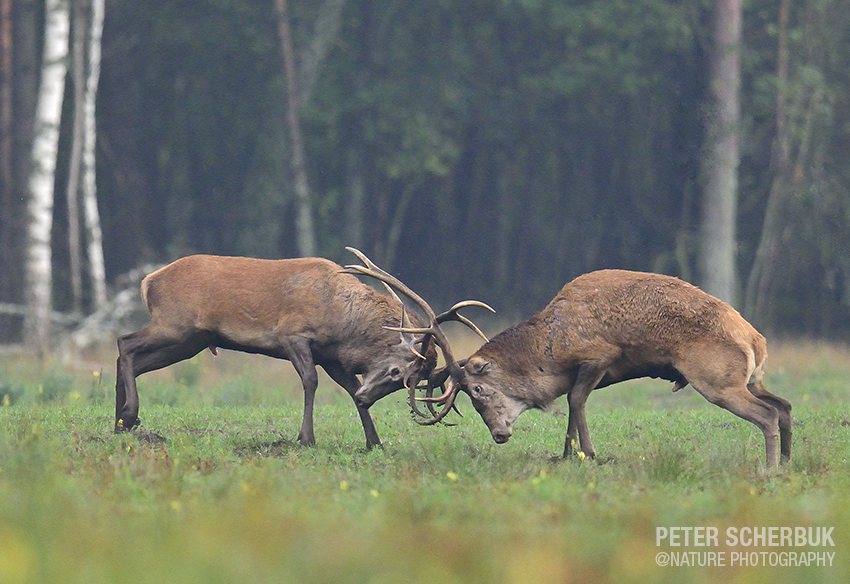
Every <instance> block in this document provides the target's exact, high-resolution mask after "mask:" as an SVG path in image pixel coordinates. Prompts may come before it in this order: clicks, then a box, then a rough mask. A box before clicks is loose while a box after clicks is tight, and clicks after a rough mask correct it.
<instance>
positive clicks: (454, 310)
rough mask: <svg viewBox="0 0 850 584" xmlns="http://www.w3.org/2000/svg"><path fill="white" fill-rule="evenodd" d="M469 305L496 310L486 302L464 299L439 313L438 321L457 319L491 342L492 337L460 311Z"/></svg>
mask: <svg viewBox="0 0 850 584" xmlns="http://www.w3.org/2000/svg"><path fill="white" fill-rule="evenodd" d="M467 306H479V307H481V308H486V309H487V310H489V311H490V312H493V313H495V312H496V311H495V310H493V308H491V307H490V306H489V305H487V304H484V303H483V302H479V301H478V300H464V301H463V302H458V303H457V304H455V305H454V306H452V307H451V308H449V309H448V310H447V311H445V312H444V313H442V314H440V315H438V316H437V322H438V323H444V322H446V321H449V320H454V321H457V322H459V323H462V324H464V325H466V326H467V327H469V328H470V329H472V330H473V331H474V332H475V334H477V335H478V336H479V337H481V338H482V339H484V342H485V343H488V342H490V339H488V338H487V336H486V335H485V334H484V333H482V332H481V329H479V328H478V327H477V326H475V323H474V322H472V321H471V320H469V319H468V318H466V317H465V316H463V315H462V314H460V313H458V310H460V309H461V308H465V307H467Z"/></svg>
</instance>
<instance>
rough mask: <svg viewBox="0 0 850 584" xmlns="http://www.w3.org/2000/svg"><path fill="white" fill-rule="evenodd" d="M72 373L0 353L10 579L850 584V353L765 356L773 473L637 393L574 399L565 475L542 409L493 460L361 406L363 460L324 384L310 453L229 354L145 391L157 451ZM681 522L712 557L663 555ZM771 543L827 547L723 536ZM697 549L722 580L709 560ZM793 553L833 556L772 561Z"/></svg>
mask: <svg viewBox="0 0 850 584" xmlns="http://www.w3.org/2000/svg"><path fill="white" fill-rule="evenodd" d="M459 352H463V351H462V350H461V351H459ZM88 359H89V361H90V362H89V364H88V365H86V366H84V367H80V366H77V367H73V368H72V367H63V366H61V365H59V364H51V363H47V364H43V365H39V364H36V363H34V362H33V361H32V360H29V359H26V358H23V357H8V356H6V357H0V400H3V403H4V404H5V405H4V406H3V407H0V583H2V584H13V583H24V582H26V583H30V582H32V583H53V582H62V583H76V582H80V583H86V584H96V583H101V582H104V583H106V582H108V583H112V582H115V583H117V582H122V583H125V582H126V583H136V582H139V583H154V582H156V583H160V582H175V583H194V582H198V583H204V584H210V583H217V582H222V583H224V582H227V583H230V582H238V583H252V584H253V583H263V582H316V583H320V582H321V583H324V582H342V583H348V582H352V583H361V582H362V583H384V582H386V583H399V582H423V583H424V582H429V583H431V582H439V583H442V584H451V583H460V582H494V583H525V582H529V583H532V582H535V583H536V582H576V583H579V582H591V583H592V582H617V583H620V582H715V581H724V582H729V583H733V582H754V583H755V582H759V583H761V582H804V583H806V584H813V583H817V582H835V583H846V582H848V581H850V402H849V401H848V393H850V349H847V348H842V347H835V346H827V345H819V344H814V343H796V344H785V345H779V346H773V347H771V358H770V362H769V375H768V378H767V385H768V388H769V389H771V390H772V391H774V392H775V393H778V394H779V395H782V396H784V397H787V398H788V399H790V400H791V401H792V403H793V405H794V412H793V413H794V432H795V434H794V450H793V459H792V462H791V464H790V465H787V466H786V467H783V468H782V469H780V470H776V471H767V470H765V468H764V463H763V459H764V442H763V438H762V436H761V434H760V433H759V432H758V431H757V430H756V429H755V427H754V426H752V425H751V424H749V423H747V422H744V421H742V420H740V419H738V418H736V417H734V416H733V415H732V414H730V413H728V412H726V411H724V410H720V409H718V408H716V407H714V406H712V405H710V404H708V403H707V402H705V401H704V400H703V399H702V398H701V397H700V396H699V395H697V394H696V393H695V392H694V391H693V390H692V389H690V388H688V389H686V390H683V391H680V392H678V393H676V394H673V393H671V392H670V387H671V384H668V383H664V382H650V381H643V382H632V383H628V384H620V385H617V386H612V387H610V388H606V389H603V390H600V391H598V392H595V393H594V394H593V395H592V396H591V397H590V399H589V401H588V408H587V411H588V423H589V425H590V429H591V432H592V435H593V438H594V443H595V446H596V448H597V451H598V453H599V459H598V460H596V461H590V460H586V461H583V462H582V461H579V460H567V461H560V460H557V456H558V455H559V454H560V453H561V451H562V449H563V441H564V436H565V433H566V417H565V416H564V415H563V414H559V413H558V412H555V413H543V412H527V413H525V414H523V415H522V416H521V417H520V418H519V420H518V421H517V423H516V424H515V429H514V435H513V438H511V440H510V442H508V443H507V444H505V445H502V446H499V445H496V444H494V443H493V442H492V440H491V438H490V435H489V433H488V431H487V429H486V427H485V426H484V424H483V422H482V421H481V419H480V418H479V417H478V415H477V414H476V413H475V411H474V410H473V409H472V407H471V406H470V404H469V403H468V401H461V400H465V396H464V397H462V398H461V400H459V401H461V403H460V408H461V410H462V412H463V413H464V414H465V415H466V417H465V418H463V419H460V418H457V417H456V416H453V417H454V418H455V419H454V421H456V422H457V425H456V426H452V427H445V426H442V427H430V428H422V427H419V426H417V425H416V424H414V423H413V422H412V421H411V420H410V417H409V413H408V408H407V406H406V404H405V403H404V400H403V395H402V394H401V393H397V394H394V395H393V396H391V397H389V398H387V399H385V400H383V401H381V402H379V403H378V404H377V405H376V406H375V407H374V408H373V415H374V416H375V419H376V425H377V428H378V432H379V434H380V436H381V438H382V439H383V441H384V444H385V447H384V449H383V450H376V451H373V452H367V451H365V449H364V446H365V439H364V436H363V432H362V429H361V427H360V423H359V420H358V418H357V415H356V412H355V410H354V407H353V405H352V404H351V401H350V399H349V398H348V396H347V395H344V394H343V392H342V390H340V389H338V388H337V387H335V386H333V384H332V383H331V382H329V381H328V380H327V378H323V380H322V385H321V387H320V389H319V396H318V407H317V409H316V416H315V417H316V420H315V425H316V438H317V442H318V446H317V447H316V448H310V449H305V448H302V447H300V446H299V445H298V444H297V443H296V442H295V441H294V439H295V436H296V434H297V432H298V427H299V424H300V417H301V390H300V386H299V384H298V380H297V378H296V377H295V375H294V373H293V372H292V368H291V366H290V365H289V364H288V363H285V362H275V361H272V360H268V359H263V358H260V357H250V356H246V355H241V354H232V353H231V354H222V355H221V356H219V357H218V358H217V359H214V358H213V357H212V356H211V355H209V354H203V355H200V356H199V357H197V358H195V359H193V360H191V361H189V362H185V363H183V364H180V365H177V366H174V367H172V368H170V369H166V370H164V371H161V372H156V373H153V374H149V375H146V376H143V377H142V378H140V382H139V388H140V397H141V400H142V406H141V408H142V409H141V418H142V420H143V427H142V432H143V434H142V437H143V438H144V436H147V437H148V438H149V439H147V440H145V439H140V438H139V437H137V436H132V435H123V436H114V435H112V434H111V427H112V412H113V398H112V393H113V387H114V357H113V356H112V355H111V354H108V352H107V354H106V355H105V356H88ZM3 396H6V397H5V398H4V397H3ZM560 407H561V409H564V410H565V404H560ZM145 433H147V434H145ZM155 435H160V436H162V437H164V438H165V441H164V442H161V441H157V440H153V439H150V438H152V437H154V436H155ZM674 526H690V527H716V528H717V529H718V533H719V545H717V546H713V545H712V546H708V547H702V546H694V545H693V541H691V542H690V545H689V546H670V545H669V544H668V543H667V542H664V543H662V544H661V545H660V546H657V545H656V530H657V528H659V527H668V528H669V527H674ZM783 526H787V527H792V528H794V527H802V528H806V529H807V528H809V527H812V528H818V527H826V528H830V527H831V528H833V530H832V531H831V532H829V534H830V539H831V540H832V541H833V542H834V544H835V545H834V546H826V547H823V546H819V547H812V546H804V547H795V546H794V547H790V546H788V545H787V542H786V545H784V546H774V547H771V546H769V545H764V546H762V545H758V546H755V547H753V546H743V545H741V542H739V543H738V545H727V543H729V542H727V529H728V528H735V529H737V530H741V528H744V527H750V528H752V527H755V528H759V529H760V528H769V527H783ZM691 533H693V532H691ZM740 533H742V534H743V533H744V532H743V530H741V531H740ZM683 541H684V540H683V539H681V540H680V542H683ZM741 541H743V539H742V540H741ZM765 543H768V542H765ZM659 552H665V553H669V552H673V553H674V554H681V553H682V552H687V555H686V556H685V561H686V562H687V563H689V564H697V565H685V566H678V567H675V566H669V565H668V566H660V565H659V564H658V563H657V561H656V560H657V557H656V555H657V554H658V553H659ZM709 552H712V553H714V554H716V555H715V556H714V558H715V560H714V563H721V562H719V561H718V560H719V558H720V557H722V558H723V561H722V563H723V564H725V565H721V566H715V565H711V566H702V567H701V566H700V565H699V564H706V563H711V558H710V556H708V555H707V554H708V553H709ZM750 552H757V553H756V555H755V557H753V556H752V554H750ZM761 552H765V554H764V555H762V554H761ZM771 552H774V554H775V555H773V556H771V555H770V553H771ZM791 552H793V553H794V554H795V556H794V557H795V558H796V560H799V558H800V554H802V553H803V552H805V554H806V555H805V559H806V561H807V562H808V560H809V558H810V555H809V552H812V554H817V553H822V554H824V553H832V554H833V555H832V557H831V559H829V560H827V559H826V556H821V557H822V558H823V560H822V561H823V562H824V563H827V562H829V563H827V565H825V566H824V565H820V566H818V565H809V566H787V565H784V566H783V565H775V566H771V565H770V564H771V563H776V564H778V563H779V562H781V561H783V558H785V559H786V560H787V559H788V558H789V557H790V556H789V553H791ZM743 553H746V554H747V556H746V558H747V563H748V564H750V563H751V560H754V561H756V563H758V564H759V565H758V566H753V565H740V564H741V563H742V557H741V556H740V554H743ZM780 553H784V556H782V555H780ZM719 554H723V555H722V556H720V555H719ZM733 554H739V556H738V559H737V561H735V562H733ZM812 557H814V558H815V559H814V561H813V563H814V564H816V563H817V557H818V556H816V555H814V556H812ZM668 558H670V561H671V562H673V561H674V560H675V561H676V562H678V563H681V561H682V559H683V557H682V556H681V555H676V556H675V557H674V556H673V555H671V556H668ZM796 560H795V561H796ZM733 563H734V565H733ZM784 563H787V561H786V562H784ZM762 564H766V565H762ZM830 564H831V565H830Z"/></svg>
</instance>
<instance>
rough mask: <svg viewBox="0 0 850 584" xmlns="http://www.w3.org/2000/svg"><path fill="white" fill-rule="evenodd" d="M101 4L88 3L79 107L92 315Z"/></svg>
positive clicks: (97, 238) (97, 240)
mask: <svg viewBox="0 0 850 584" xmlns="http://www.w3.org/2000/svg"><path fill="white" fill-rule="evenodd" d="M104 13H105V1H104V0H91V29H90V32H89V74H88V79H87V80H86V91H85V97H84V103H83V213H84V216H85V222H86V236H87V241H88V259H89V277H90V279H91V290H92V311H93V312H97V311H98V310H99V309H100V308H102V307H103V306H104V305H105V304H106V268H105V262H104V260H103V233H102V231H101V228H100V213H99V212H98V209H97V182H96V180H95V178H96V175H95V165H96V162H97V159H96V156H95V147H96V145H97V124H96V121H95V103H96V100H97V85H98V81H99V80H100V54H101V52H100V47H101V38H102V36H103V18H104Z"/></svg>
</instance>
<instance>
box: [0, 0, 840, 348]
mask: <svg viewBox="0 0 850 584" xmlns="http://www.w3.org/2000/svg"><path fill="white" fill-rule="evenodd" d="M99 3H101V0H93V1H92V0H74V1H73V2H70V3H65V2H62V1H60V0H47V1H46V2H45V0H16V1H15V2H14V3H13V2H11V0H2V2H1V3H0V4H2V26H0V36H2V43H0V45H2V49H3V51H2V59H0V61H2V79H1V80H2V84H0V85H1V86H2V87H0V89H2V91H0V97H2V100H3V101H2V104H3V107H2V112H0V113H2V124H0V126H2V127H0V145H2V149H0V162H2V164H0V179H2V198H0V250H2V254H0V308H3V309H4V310H3V311H0V341H2V342H3V343H17V342H20V341H22V340H23V339H24V337H25V333H26V326H25V323H26V319H27V318H30V316H31V314H30V316H28V314H29V313H28V311H29V312H30V313H31V312H32V309H31V308H26V307H27V306H28V304H31V301H32V299H33V298H35V297H36V296H37V294H33V293H31V289H32V285H33V283H32V278H33V276H32V275H31V274H30V275H28V265H29V264H28V262H29V261H31V260H32V257H33V256H32V253H31V252H32V246H33V235H32V233H33V232H32V229H31V224H32V223H33V207H32V200H33V192H32V185H33V180H32V176H33V174H34V169H35V170H36V171H37V170H39V169H41V170H43V168H41V167H40V166H39V164H34V163H33V161H34V160H36V158H34V156H33V153H34V147H33V143H34V139H35V138H36V137H37V136H38V132H39V131H40V129H43V128H41V127H40V126H39V124H38V123H36V116H37V112H36V105H37V103H39V92H40V90H43V83H44V82H43V81H42V79H45V78H46V77H44V70H45V67H46V66H48V65H50V64H51V63H50V62H48V60H47V59H45V57H44V55H45V52H46V47H47V46H48V43H47V42H46V40H47V39H52V38H53V37H52V36H51V34H52V33H50V32H45V31H46V30H49V24H50V23H51V15H52V14H53V13H52V11H53V10H57V9H58V10H64V11H65V13H66V16H67V15H70V16H71V20H70V25H69V26H68V27H67V28H68V30H66V31H65V34H66V35H68V38H69V39H70V40H69V41H67V43H66V44H67V47H68V54H67V55H65V56H63V57H62V60H63V61H64V62H65V63H67V64H68V66H69V69H68V71H69V73H68V75H67V81H66V82H65V83H64V86H63V89H62V95H63V96H64V99H63V100H62V102H61V104H62V105H61V123H60V124H59V126H58V127H57V128H56V157H55V172H54V174H53V176H52V183H51V184H52V188H53V196H52V199H51V201H50V202H51V205H50V206H49V214H50V230H49V231H47V233H48V235H49V237H48V240H47V243H46V244H47V245H48V247H49V250H50V255H48V256H47V257H48V262H49V273H50V280H49V281H48V285H49V291H50V300H49V303H50V307H51V309H52V310H54V311H56V312H59V313H64V314H70V315H72V316H73V315H75V314H76V315H78V316H79V315H81V314H86V313H91V312H95V311H96V309H97V308H98V306H99V305H100V304H101V303H102V302H103V299H99V297H98V294H99V292H98V284H97V281H98V279H97V278H94V279H91V278H82V280H81V279H80V277H79V273H80V271H82V272H83V273H92V274H95V275H97V274H98V272H99V271H101V270H100V269H99V268H98V264H97V261H94V262H93V260H92V257H94V256H91V255H90V254H87V253H85V252H84V253H83V254H82V259H81V260H80V259H77V260H75V259H73V258H74V256H75V255H80V253H79V250H80V249H83V250H85V249H88V248H87V247H86V245H87V242H89V243H90V241H89V240H90V239H91V232H90V231H89V230H87V229H80V228H79V226H76V227H75V226H74V223H75V222H76V223H79V222H81V221H82V222H83V223H85V222H86V221H87V219H86V218H83V215H85V213H86V211H85V209H84V205H80V206H78V204H77V202H75V200H74V199H73V198H71V197H66V196H65V193H66V190H67V191H68V192H70V191H71V190H73V189H68V185H69V184H79V181H80V180H81V179H80V178H79V177H78V175H79V172H78V171H77V170H75V169H76V168H77V166H75V164H78V163H77V162H74V160H77V159H75V158H74V154H73V153H74V151H75V144H76V143H77V142H78V141H79V140H78V137H79V134H78V133H77V131H76V130H75V129H74V123H73V122H74V120H75V119H76V120H82V119H84V116H83V114H82V113H81V112H82V110H81V109H78V106H81V105H82V103H83V101H84V99H83V98H82V97H81V96H82V95H83V93H82V91H81V90H82V89H83V88H84V87H83V86H84V85H86V87H88V85H87V84H86V82H85V80H86V79H87V77H86V74H87V73H88V74H90V73H91V69H89V70H88V71H87V70H86V66H88V67H91V60H90V59H88V58H86V54H87V53H86V52H85V51H86V49H85V47H90V46H92V45H89V44H87V43H86V42H84V41H87V40H92V39H94V40H100V39H98V38H97V34H92V33H87V32H86V31H89V30H92V31H95V30H96V28H90V27H91V24H90V23H91V14H92V13H93V12H96V10H95V8H93V7H97V6H98V4H99ZM730 7H731V8H732V9H734V10H737V13H738V15H739V16H740V17H741V18H740V20H739V21H738V23H739V24H740V25H741V28H740V36H739V37H736V38H738V39H739V41H734V39H733V41H734V43H735V44H734V47H733V50H730V51H729V52H728V54H727V53H724V52H723V51H718V50H717V45H718V39H719V38H721V37H722V34H721V33H723V32H724V31H727V32H728V31H730V30H732V31H733V32H734V26H732V27H731V28H730V27H729V26H727V27H724V26H720V25H719V24H718V23H721V22H722V21H721V19H722V18H724V13H723V10H724V9H728V8H730ZM104 8H105V10H103V9H104ZM101 10H103V12H104V15H105V19H104V20H103V28H102V43H101V44H100V46H99V47H98V51H100V55H99V56H101V57H102V58H101V60H100V62H99V64H98V65H99V67H100V71H99V84H97V87H98V89H97V93H96V95H97V97H96V106H97V107H96V128H97V130H96V147H94V150H93V152H94V154H95V159H96V177H97V178H96V201H97V211H98V215H97V217H98V220H99V227H100V229H101V231H102V243H101V244H100V245H101V248H102V256H103V270H102V272H103V275H102V276H100V278H101V279H102V280H104V281H105V283H106V284H107V285H108V288H109V290H110V291H111V293H112V294H113V295H114V293H115V292H116V291H117V290H118V289H119V287H120V286H121V285H122V284H121V282H122V281H123V280H122V276H123V275H124V274H126V273H127V272H128V271H131V270H133V269H135V268H139V267H142V266H150V265H156V264H162V263H165V262H168V261H170V260H173V259H175V258H177V257H180V256H183V255H186V254H190V253H214V254H233V255H249V256H256V257H269V258H279V257H294V256H299V255H320V256H324V257H328V258H330V259H333V260H335V261H339V262H348V261H350V260H351V259H352V258H350V257H347V256H348V254H347V253H346V252H345V251H344V246H346V245H352V246H355V247H358V248H360V249H362V250H364V251H365V252H366V253H367V254H369V255H370V256H371V257H372V258H373V259H374V260H375V261H376V262H377V263H378V264H379V265H381V266H382V267H384V268H385V269H387V270H389V271H392V272H393V273H395V274H397V275H398V276H399V277H400V278H401V279H402V280H403V281H405V282H406V283H407V284H409V285H410V286H411V287H412V288H414V289H415V290H417V291H418V292H419V293H420V294H422V295H423V296H424V297H425V298H426V299H428V301H429V302H431V303H432V304H433V305H434V306H435V307H447V306H448V305H449V304H451V303H453V302H455V301H457V300H460V299H463V298H469V297H471V298H478V299H481V300H484V301H486V302H488V303H489V304H491V305H492V306H494V307H495V308H496V309H497V311H498V312H499V313H500V315H501V317H502V318H503V319H505V320H509V321H516V320H518V319H520V318H525V317H527V316H529V315H530V314H532V313H533V312H535V311H536V310H538V309H540V308H541V307H542V306H543V305H545V303H546V302H548V301H549V299H551V298H552V296H554V294H555V293H556V292H557V291H558V289H560V287H561V286H563V284H564V283H565V282H567V281H569V280H570V279H572V278H574V277H575V276H577V275H579V274H582V273H584V272H588V271H590V270H594V269H600V268H615V267H616V268H626V269H635V270H646V271H656V272H662V273H667V274H672V275H677V276H679V277H682V278H684V279H686V280H689V281H691V282H694V283H696V284H700V285H703V286H704V287H705V288H706V289H707V290H709V291H713V289H712V285H711V284H710V282H709V280H710V279H711V276H712V271H711V270H710V269H709V268H706V267H705V266H706V265H707V264H706V262H705V261H703V258H704V256H706V249H707V248H709V247H711V245H712V242H716V241H719V240H718V239H717V238H714V237H712V236H711V233H712V231H711V228H710V227H707V222H708V215H709V214H710V211H711V205H712V204H711V203H710V202H708V200H709V198H708V195H707V191H708V190H709V188H710V184H711V183H712V180H713V179H712V173H713V172H714V170H715V169H716V167H717V166H718V163H717V161H716V160H715V159H713V158H712V152H713V150H712V148H713V147H714V146H713V144H714V142H712V131H713V130H712V129H713V128H715V127H716V121H717V118H718V116H717V111H718V110H719V109H721V108H720V106H719V105H718V101H717V99H718V96H717V91H716V90H717V89H718V88H720V89H722V87H720V86H719V85H718V84H719V81H718V79H721V78H719V77H718V76H717V71H718V62H719V61H720V60H721V59H722V58H724V57H727V56H729V55H732V56H735V57H736V59H737V63H736V65H737V67H738V68H737V69H736V73H737V74H736V76H735V78H734V80H733V81H734V83H733V86H732V90H733V93H732V95H733V96H734V99H736V100H737V101H736V107H737V108H738V109H737V110H736V112H735V113H736V118H735V120H736V121H735V125H734V128H733V133H734V137H735V143H734V154H735V155H736V156H735V157H734V161H733V163H732V167H731V172H732V174H733V177H734V180H733V182H732V184H731V188H728V189H727V190H728V191H729V193H728V194H729V196H728V197H727V199H726V200H727V207H726V208H730V209H731V211H730V214H727V215H728V217H731V220H727V221H726V223H727V225H725V233H726V234H727V235H726V236H725V237H727V238H731V239H730V242H731V246H729V247H728V249H729V250H731V251H730V252H729V254H728V256H729V258H730V259H729V261H728V262H727V263H728V264H729V266H730V268H731V273H732V275H733V277H732V279H731V281H730V282H731V288H730V289H729V291H728V293H725V294H721V293H718V295H720V296H722V297H727V299H729V300H731V301H732V302H733V304H734V305H735V306H736V307H737V308H739V310H741V311H742V312H743V314H744V315H745V317H747V318H748V319H750V320H751V321H752V322H753V323H754V324H755V325H756V326H757V327H758V328H760V329H761V330H763V332H766V333H772V334H782V335H789V336H791V335H793V336H812V337H820V338H830V339H843V340H848V339H850V163H848V153H850V69H848V68H847V67H846V58H847V55H850V0H798V1H796V2H791V1H790V0H779V1H770V0H750V1H748V2H746V3H744V4H741V2H740V0H717V1H716V2H712V1H710V0H681V1H673V0H616V1H605V2H601V1H600V2H594V1H566V0H560V1H556V0H469V1H466V2H450V1H446V0H432V1H429V2H421V1H411V0H391V1H384V2H376V1H374V0H324V1H323V2H304V1H301V0H293V1H292V2H290V3H287V2H286V1H285V0H275V1H274V2H272V1H271V0H270V1H267V2H255V1H248V0H191V1H187V0H155V1H149V2H134V1H129V0H108V1H106V3H105V7H104V6H103V5H102V4H101ZM726 17H728V14H726ZM733 22H734V21H733ZM69 32H70V34H68V33H69ZM75 42H80V43H81V44H80V45H75ZM75 47H77V48H75ZM80 47H83V48H80ZM88 50H89V51H91V49H90V48H89V49H88ZM77 51H80V52H77ZM95 73H97V69H96V68H95ZM90 77H91V75H89V78H90ZM721 80H722V79H721ZM721 105H722V104H721ZM42 126H43V124H42ZM722 151H723V149H722V148H721V152H722ZM74 173H77V174H74ZM83 182H84V181H83ZM75 188H76V187H75ZM84 190H85V189H84ZM730 204H731V205H732V206H731V207H729V205H730ZM86 217H87V216H86ZM75 250H76V251H75ZM75 266H76V267H75ZM136 298H137V296H136ZM20 307H24V308H20ZM54 320H56V319H54Z"/></svg>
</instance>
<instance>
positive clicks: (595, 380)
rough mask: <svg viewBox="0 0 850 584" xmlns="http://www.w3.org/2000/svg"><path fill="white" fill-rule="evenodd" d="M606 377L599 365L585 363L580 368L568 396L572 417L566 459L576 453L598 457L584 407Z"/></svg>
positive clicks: (565, 453)
mask: <svg viewBox="0 0 850 584" xmlns="http://www.w3.org/2000/svg"><path fill="white" fill-rule="evenodd" d="M604 375H605V369H604V368H602V367H600V366H598V365H597V364H591V363H583V364H582V365H580V366H579V371H578V375H577V377H576V382H575V383H574V384H573V387H572V389H570V392H569V395H568V396H567V399H568V401H569V404H570V416H569V421H568V422H567V440H566V444H564V458H567V457H569V456H570V455H572V454H573V452H574V451H578V452H582V453H583V454H584V455H585V456H587V457H588V458H594V457H595V456H596V450H595V449H594V448H593V442H591V440H590V430H589V429H588V427H587V418H586V416H585V413H584V406H585V403H586V402H587V398H588V396H589V395H590V392H591V391H593V390H594V389H595V388H596V386H597V385H599V382H600V381H601V380H602V377H603V376H604Z"/></svg>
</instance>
